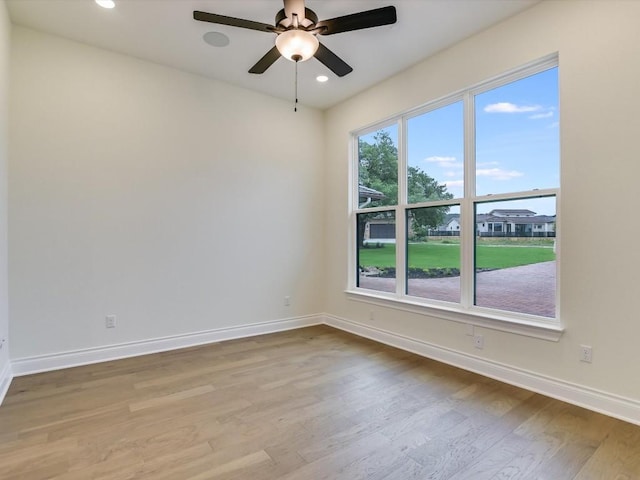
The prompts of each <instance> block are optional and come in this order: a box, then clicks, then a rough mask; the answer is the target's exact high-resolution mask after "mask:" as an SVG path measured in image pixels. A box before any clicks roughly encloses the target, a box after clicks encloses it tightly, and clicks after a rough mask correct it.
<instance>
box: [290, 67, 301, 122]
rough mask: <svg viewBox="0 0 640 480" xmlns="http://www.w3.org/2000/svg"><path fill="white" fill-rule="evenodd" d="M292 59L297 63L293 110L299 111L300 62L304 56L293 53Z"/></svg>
mask: <svg viewBox="0 0 640 480" xmlns="http://www.w3.org/2000/svg"><path fill="white" fill-rule="evenodd" d="M291 59H292V60H293V61H294V62H295V64H296V74H295V80H294V84H295V86H294V92H295V93H294V95H295V102H294V104H293V111H294V112H297V111H298V62H299V61H300V60H301V59H302V57H301V56H300V55H293V56H292V57H291Z"/></svg>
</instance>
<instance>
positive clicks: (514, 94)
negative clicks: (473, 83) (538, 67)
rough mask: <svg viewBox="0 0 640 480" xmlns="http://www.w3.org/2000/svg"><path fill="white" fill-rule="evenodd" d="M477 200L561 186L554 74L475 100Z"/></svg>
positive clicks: (542, 74)
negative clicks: (478, 197) (480, 196)
mask: <svg viewBox="0 0 640 480" xmlns="http://www.w3.org/2000/svg"><path fill="white" fill-rule="evenodd" d="M475 115H476V194H477V195H488V194H495V193H508V192H521V191H527V190H533V189H536V188H538V189H542V188H557V187H559V186H560V141H559V128H558V68H557V67H556V68H552V69H550V70H546V71H544V72H541V73H538V74H536V75H532V76H530V77H527V78H524V79H522V80H518V81H516V82H513V83H509V84H507V85H504V86H502V87H499V88H495V89H493V90H489V91H488V92H485V93H482V94H480V95H477V96H476V97H475Z"/></svg>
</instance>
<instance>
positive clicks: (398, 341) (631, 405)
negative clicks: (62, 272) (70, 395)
mask: <svg viewBox="0 0 640 480" xmlns="http://www.w3.org/2000/svg"><path fill="white" fill-rule="evenodd" d="M321 324H325V325H328V326H330V327H333V328H336V329H338V330H343V331H345V332H349V333H352V334H354V335H358V336H360V337H364V338H368V339H371V340H374V341H376V342H380V343H383V344H385V345H389V346H392V347H396V348H400V349H402V350H405V351H408V352H412V353H415V354H417V355H420V356H423V357H426V358H431V359H433V360H437V361H440V362H443V363H446V364H449V365H453V366H456V367H459V368H462V369H464V370H469V371H471V372H475V373H478V374H480V375H484V376H486V377H490V378H494V379H496V380H499V381H502V382H505V383H508V384H511V385H515V386H518V387H521V388H525V389H527V390H531V391H533V392H537V393H540V394H542V395H546V396H549V397H552V398H556V399H558V400H562V401H564V402H567V403H571V404H573V405H577V406H580V407H584V408H587V409H589V410H593V411H596V412H600V413H603V414H605V415H609V416H611V417H614V418H618V419H620V420H624V421H626V422H629V423H633V424H636V425H640V402H639V401H636V400H633V399H630V398H625V397H621V396H618V395H613V394H610V393H607V392H603V391H600V390H596V389H592V388H589V387H585V386H582V385H577V384H574V383H570V382H565V381H563V380H560V379H557V378H553V377H549V376H545V375H540V374H537V373H535V372H531V371H528V370H524V369H519V368H516V367H513V366H510V365H507V364H503V363H499V362H494V361H492V360H487V359H484V358H480V357H477V356H474V355H469V354H467V353H463V352H459V351H456V350H453V349H448V348H445V347H441V346H438V345H434V344H431V343H428V342H425V341H422V340H418V339H415V338H411V337H407V336H403V335H400V334H397V333H394V332H390V331H388V330H383V329H380V328H375V327H372V326H370V325H365V324H362V323H358V322H354V321H352V320H347V319H345V318H340V317H337V316H334V315H329V314H323V315H307V316H302V317H294V318H287V319H281V320H274V321H269V322H260V323H253V324H249V325H242V326H239V327H228V328H219V329H213V330H207V331H203V332H195V333H189V334H184V335H175V336H169V337H162V338H155V339H149V340H143V341H139V342H129V343H122V344H118V345H108V346H104V347H96V348H88V349H82V350H75V351H69V352H61V353H55V354H50V355H39V356H35V357H25V358H17V359H14V360H12V361H11V362H9V363H8V364H7V365H5V367H4V369H3V370H2V372H0V404H2V400H3V399H4V397H5V395H6V393H7V391H8V389H9V386H10V384H11V380H12V378H13V377H17V376H22V375H30V374H33V373H39V372H46V371H52V370H59V369H63V368H70V367H77V366H81V365H89V364H92V363H99V362H106V361H110V360H118V359H122V358H129V357H136V356H139V355H147V354H150V353H158V352H164V351H169V350H176V349H179V348H187V347H194V346H198V345H205V344H208V343H215V342H221V341H225V340H233V339H237V338H246V337H252V336H255V335H264V334H268V333H276V332H282V331H285V330H293V329H297V328H303V327H310V326H313V325H321Z"/></svg>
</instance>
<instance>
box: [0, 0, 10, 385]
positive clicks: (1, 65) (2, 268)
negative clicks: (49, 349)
mask: <svg viewBox="0 0 640 480" xmlns="http://www.w3.org/2000/svg"><path fill="white" fill-rule="evenodd" d="M10 38H11V24H10V22H9V13H8V12H7V6H6V4H5V2H4V0H0V347H2V348H0V397H1V396H2V390H3V385H2V381H3V376H2V374H3V372H5V369H7V368H8V366H9V345H8V341H5V342H4V343H2V341H3V339H4V340H7V339H8V335H9V307H8V304H9V297H8V287H7V268H8V267H7V158H8V121H9V45H10Z"/></svg>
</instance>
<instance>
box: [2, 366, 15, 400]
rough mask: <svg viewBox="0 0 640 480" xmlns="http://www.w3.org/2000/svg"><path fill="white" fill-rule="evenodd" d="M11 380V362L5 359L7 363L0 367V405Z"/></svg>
mask: <svg viewBox="0 0 640 480" xmlns="http://www.w3.org/2000/svg"><path fill="white" fill-rule="evenodd" d="M11 380H13V375H12V372H11V362H9V361H7V363H5V365H4V368H3V369H2V372H0V405H2V402H3V401H4V397H5V396H6V395H7V392H8V391H9V387H10V386H11Z"/></svg>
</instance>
